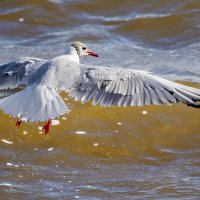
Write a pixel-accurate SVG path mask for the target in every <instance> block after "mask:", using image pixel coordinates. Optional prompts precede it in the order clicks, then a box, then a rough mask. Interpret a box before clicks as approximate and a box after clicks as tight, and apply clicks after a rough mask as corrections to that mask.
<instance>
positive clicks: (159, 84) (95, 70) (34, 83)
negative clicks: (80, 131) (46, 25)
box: [0, 42, 200, 134]
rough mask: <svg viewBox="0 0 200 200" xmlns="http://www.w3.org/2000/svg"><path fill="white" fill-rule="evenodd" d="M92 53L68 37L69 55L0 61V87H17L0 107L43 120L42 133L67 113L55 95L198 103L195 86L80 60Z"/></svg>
mask: <svg viewBox="0 0 200 200" xmlns="http://www.w3.org/2000/svg"><path fill="white" fill-rule="evenodd" d="M88 55H89V56H94V57H98V54H97V53H95V52H94V51H91V50H90V49H89V48H88V47H87V46H86V45H85V44H83V43H81V42H74V43H72V44H71V45H70V51H69V54H66V55H61V56H58V57H56V58H54V59H52V60H43V59H39V58H29V57H26V58H22V59H18V60H16V61H12V62H9V63H6V64H2V65H0V89H1V90H2V89H12V88H16V87H18V86H20V85H25V86H26V87H25V88H24V89H22V90H21V91H19V92H17V93H15V94H12V95H10V96H7V97H5V98H3V99H1V100H0V109H1V110H3V111H4V112H5V113H7V114H9V115H11V116H12V117H16V118H18V120H17V122H16V125H17V126H19V125H20V123H21V122H22V121H28V122H39V121H41V122H43V121H46V123H45V125H44V126H43V131H44V132H45V134H47V133H48V132H49V128H50V125H51V120H52V119H54V118H57V117H59V116H60V115H63V114H65V113H67V112H69V109H68V107H67V106H66V104H65V103H64V101H63V99H62V98H61V96H60V94H59V93H60V92H61V91H65V92H66V93H68V94H69V96H70V97H72V98H74V99H75V100H80V101H81V102H82V103H85V102H87V101H89V100H92V103H93V105H96V104H99V105H101V106H105V107H109V106H143V105H151V104H155V105H160V104H169V103H177V102H183V103H185V104H187V105H188V106H192V107H196V108H199V107H200V105H199V104H198V103H197V101H200V89H196V88H192V87H188V86H185V85H182V84H178V83H175V82H172V81H168V80H166V79H163V78H160V77H158V76H155V75H154V74H152V73H150V72H146V71H142V70H134V69H124V68H111V67H106V66H92V65H85V64H80V58H81V57H83V56H88Z"/></svg>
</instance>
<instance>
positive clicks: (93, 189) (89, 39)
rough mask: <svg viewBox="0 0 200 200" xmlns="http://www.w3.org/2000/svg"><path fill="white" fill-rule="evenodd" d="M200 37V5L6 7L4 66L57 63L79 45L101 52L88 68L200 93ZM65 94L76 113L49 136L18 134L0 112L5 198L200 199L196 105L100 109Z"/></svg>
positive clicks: (65, 0) (33, 128)
mask: <svg viewBox="0 0 200 200" xmlns="http://www.w3.org/2000/svg"><path fill="white" fill-rule="evenodd" d="M199 35H200V2H199V1H198V0H190V1H189V0H182V1H180V0H173V1H172V0H169V1H160V0H153V1H148V0H140V1H139V0H133V1H132V0H124V1H114V0H109V1H98V0H93V1H89V0H88V1H86V0H85V1H83V0H82V1H81V0H77V1H70V0H37V1H33V0H30V1H25V0H19V1H12V0H8V1H1V2H0V62H1V63H3V62H7V61H10V60H13V59H17V58H19V57H23V56H32V57H40V58H46V59H51V58H53V57H55V56H58V55H60V54H63V52H64V50H65V49H66V48H67V46H68V44H69V43H70V42H71V41H75V40H80V41H82V42H84V43H86V44H87V45H88V46H89V47H90V48H91V49H94V50H95V51H97V52H99V53H100V54H101V58H100V59H96V58H85V59H83V60H82V62H84V63H87V64H89V63H91V64H94V63H95V64H100V65H105V66H106V65H109V66H113V67H115V66H121V67H124V68H133V69H142V70H148V71H152V72H153V73H156V74H158V75H160V76H162V77H165V78H168V79H171V80H176V81H177V80H178V81H181V83H184V84H187V85H190V86H193V87H199V82H200V56H199V55H200V38H199ZM10 92H11V93H12V92H13V91H9V93H10ZM6 94H7V92H1V96H5V95H6ZM62 96H63V98H65V101H66V103H67V104H68V105H69V106H70V108H71V110H72V111H71V112H70V113H69V115H64V116H62V117H61V118H59V119H58V120H59V122H60V124H59V125H57V126H53V127H52V130H51V133H50V134H49V135H47V136H44V135H43V134H41V130H40V129H41V127H42V125H43V124H22V126H21V127H20V129H17V128H16V127H15V122H16V119H12V118H10V117H9V116H7V115H5V114H3V113H2V112H1V113H0V121H1V123H0V124H1V126H0V140H2V141H1V142H0V151H1V154H0V167H1V170H0V197H1V199H34V200H35V199H55V198H57V199H78V198H79V199H92V200H93V199H199V196H200V189H199V185H200V168H199V165H200V159H199V155H200V151H199V146H200V137H199V132H200V126H199V123H200V120H199V119H200V112H199V110H198V109H194V108H190V107H187V106H185V105H183V104H177V105H168V106H167V105H165V106H144V107H132V108H131V107H126V108H116V107H114V108H101V107H99V106H96V107H92V106H91V103H90V102H88V103H87V104H84V105H82V104H80V103H79V102H74V101H72V100H70V99H69V98H68V97H67V95H66V94H64V93H63V94H62Z"/></svg>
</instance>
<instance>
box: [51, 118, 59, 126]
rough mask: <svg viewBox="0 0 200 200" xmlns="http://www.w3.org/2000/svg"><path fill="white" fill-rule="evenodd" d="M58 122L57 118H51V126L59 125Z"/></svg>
mask: <svg viewBox="0 0 200 200" xmlns="http://www.w3.org/2000/svg"><path fill="white" fill-rule="evenodd" d="M59 124H60V121H59V120H57V119H53V120H51V125H52V126H57V125H59Z"/></svg>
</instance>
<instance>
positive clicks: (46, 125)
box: [42, 119, 51, 135]
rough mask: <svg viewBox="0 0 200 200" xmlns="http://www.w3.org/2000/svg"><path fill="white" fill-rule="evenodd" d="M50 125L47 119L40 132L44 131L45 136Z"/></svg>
mask: <svg viewBox="0 0 200 200" xmlns="http://www.w3.org/2000/svg"><path fill="white" fill-rule="evenodd" d="M50 125H51V120H50V119H49V120H48V121H47V123H46V124H45V125H44V126H43V128H42V130H43V131H44V133H45V135H46V134H48V133H49V128H50Z"/></svg>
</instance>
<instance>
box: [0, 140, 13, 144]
mask: <svg viewBox="0 0 200 200" xmlns="http://www.w3.org/2000/svg"><path fill="white" fill-rule="evenodd" d="M1 141H2V142H4V143H6V144H13V142H12V141H9V140H6V139H1Z"/></svg>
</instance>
